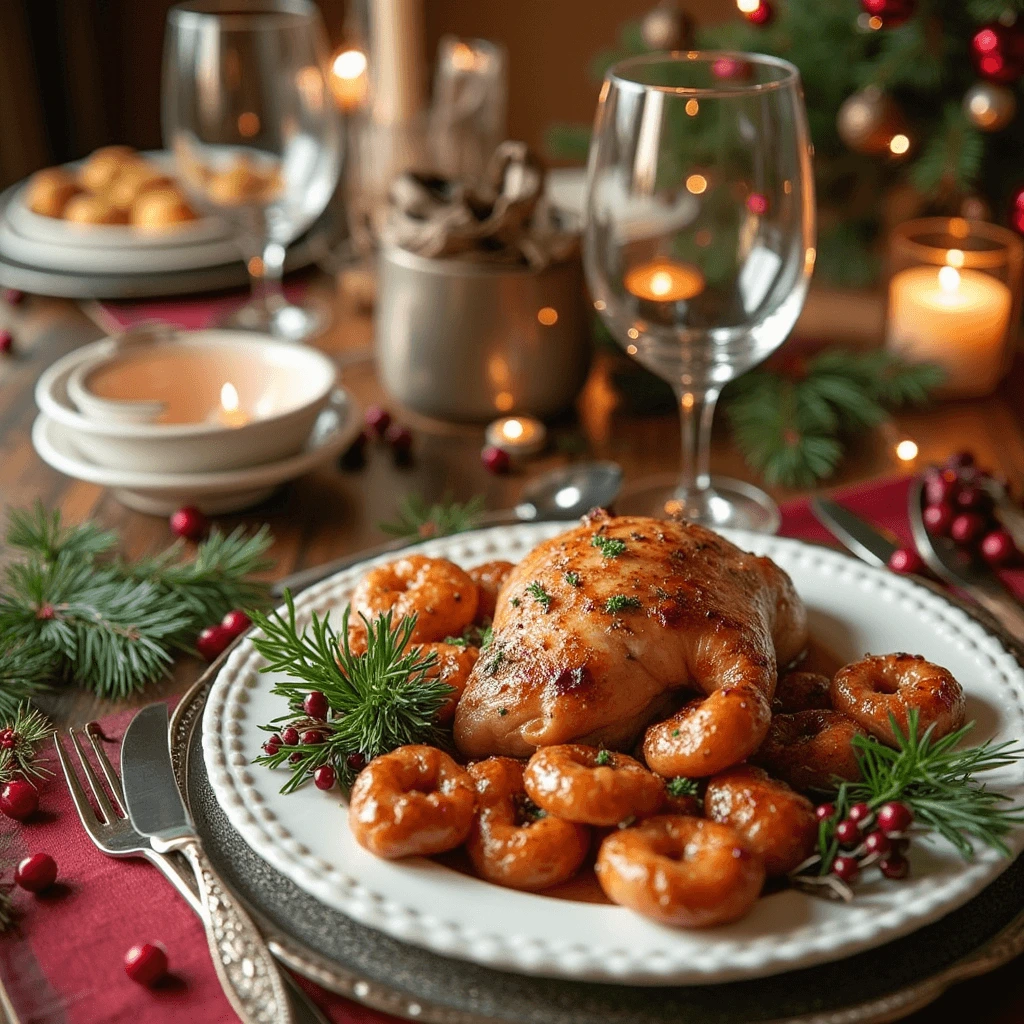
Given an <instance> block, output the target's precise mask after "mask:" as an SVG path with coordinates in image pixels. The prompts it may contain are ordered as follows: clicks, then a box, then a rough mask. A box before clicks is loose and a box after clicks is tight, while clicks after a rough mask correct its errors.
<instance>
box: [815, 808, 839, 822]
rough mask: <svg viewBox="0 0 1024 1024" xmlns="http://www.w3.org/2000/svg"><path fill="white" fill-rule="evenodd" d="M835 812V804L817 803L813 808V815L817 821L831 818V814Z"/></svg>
mask: <svg viewBox="0 0 1024 1024" xmlns="http://www.w3.org/2000/svg"><path fill="white" fill-rule="evenodd" d="M835 813H836V805H835V804H818V806H817V807H815V808H814V816H815V817H816V818H817V819H818V821H825V820H827V819H828V818H831V817H832V815H833V814H835Z"/></svg>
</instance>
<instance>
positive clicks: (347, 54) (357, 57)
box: [331, 50, 366, 80]
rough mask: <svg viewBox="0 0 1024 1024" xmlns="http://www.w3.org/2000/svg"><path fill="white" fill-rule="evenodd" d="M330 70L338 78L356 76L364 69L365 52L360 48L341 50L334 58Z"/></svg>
mask: <svg viewBox="0 0 1024 1024" xmlns="http://www.w3.org/2000/svg"><path fill="white" fill-rule="evenodd" d="M331 70H332V71H333V72H334V73H335V74H336V75H337V76H338V78H346V79H349V80H351V79H353V78H358V77H359V76H360V75H361V74H363V72H364V71H366V54H365V53H363V51H362V50H342V51H341V53H339V54H338V56H337V57H335V58H334V63H333V64H332V65H331Z"/></svg>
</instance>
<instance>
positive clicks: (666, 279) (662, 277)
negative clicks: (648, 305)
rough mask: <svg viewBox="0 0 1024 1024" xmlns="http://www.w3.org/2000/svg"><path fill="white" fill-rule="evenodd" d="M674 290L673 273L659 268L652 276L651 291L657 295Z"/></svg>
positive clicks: (666, 293)
mask: <svg viewBox="0 0 1024 1024" xmlns="http://www.w3.org/2000/svg"><path fill="white" fill-rule="evenodd" d="M671 290H672V275H671V274H670V273H668V272H667V271H665V270H659V271H658V272H657V273H656V274H655V275H654V276H653V277H652V278H651V291H652V292H653V293H654V294H655V295H668V293H669V292H670V291H671Z"/></svg>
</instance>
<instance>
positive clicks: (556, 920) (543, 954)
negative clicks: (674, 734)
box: [203, 524, 1024, 985]
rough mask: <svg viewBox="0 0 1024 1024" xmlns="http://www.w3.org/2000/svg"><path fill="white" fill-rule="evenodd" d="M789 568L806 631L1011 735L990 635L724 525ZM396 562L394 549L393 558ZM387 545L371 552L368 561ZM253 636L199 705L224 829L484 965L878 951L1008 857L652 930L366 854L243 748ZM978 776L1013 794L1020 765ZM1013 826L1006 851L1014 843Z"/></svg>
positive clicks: (623, 914)
mask: <svg viewBox="0 0 1024 1024" xmlns="http://www.w3.org/2000/svg"><path fill="white" fill-rule="evenodd" d="M564 529H565V526H564V524H563V525H560V524H536V525H529V526H528V525H519V526H513V527H499V528H495V529H491V530H482V531H477V532H474V533H468V534H461V535H458V536H455V537H449V538H444V539H441V540H436V541H432V542H429V543H427V544H424V545H421V546H419V548H418V550H421V551H423V552H424V553H425V554H428V555H435V556H443V557H448V558H451V559H452V560H453V561H455V562H458V563H459V564H461V565H463V566H467V567H468V566H472V565H475V564H478V563H481V562H485V561H489V560H491V559H495V558H507V559H509V560H510V561H517V560H519V559H520V558H522V557H523V556H524V555H525V554H526V553H527V552H528V551H529V550H530V549H531V548H532V547H533V546H534V545H535V544H536V543H538V542H539V541H540V540H542V539H544V538H547V537H550V536H553V535H556V534H557V533H559V532H561V531H562V530H564ZM727 536H729V538H730V539H731V540H733V541H735V542H736V543H737V544H739V545H740V546H741V547H743V548H745V549H747V550H750V551H754V552H757V553H758V554H763V555H768V556H769V557H771V558H773V559H774V560H775V561H776V562H778V564H779V565H781V566H782V567H783V568H784V569H785V570H786V571H787V572H789V573H790V575H791V576H792V578H793V580H794V582H795V584H796V586H797V589H798V590H799V592H800V594H801V596H802V597H803V599H804V601H805V603H806V604H807V606H808V609H809V613H810V623H811V632H812V635H813V636H814V638H815V640H816V641H817V642H818V643H820V644H822V645H823V646H824V647H825V648H827V649H828V650H829V651H831V652H833V653H834V654H836V655H838V656H839V657H841V658H843V659H847V660H852V659H854V658H856V657H859V656H860V655H863V654H864V653H868V652H872V653H884V652H890V651H898V650H906V651H912V652H914V653H920V654H923V655H924V656H925V657H927V658H930V659H931V660H933V661H935V662H937V663H938V664H941V665H945V666H946V667H948V668H949V669H950V670H951V671H952V672H953V673H954V674H955V675H956V676H957V678H958V679H959V680H960V681H961V682H962V683H963V685H964V688H965V690H966V691H967V695H968V718H969V719H974V720H976V723H977V724H976V727H975V730H974V735H973V739H974V741H975V742H980V741H982V740H985V739H989V738H995V739H1000V740H1002V739H1014V738H1018V737H1020V736H1022V735H1024V671H1022V669H1021V667H1020V666H1019V664H1018V663H1017V661H1016V660H1015V658H1014V657H1013V656H1012V655H1011V654H1010V653H1009V651H1007V650H1006V649H1005V648H1004V647H1003V645H1002V644H1001V643H1000V641H999V640H997V639H996V638H995V637H994V636H993V635H991V634H990V633H988V632H987V631H986V630H985V629H983V627H982V626H981V625H980V624H979V623H978V622H976V621H975V620H973V619H972V618H970V616H968V615H967V614H966V613H965V612H963V611H961V610H960V609H959V608H957V607H955V606H953V605H951V604H949V603H948V602H946V601H944V600H943V599H942V598H941V597H940V596H938V595H937V594H935V593H933V592H932V591H930V590H928V589H927V588H925V587H922V586H920V585H919V584H916V583H914V582H913V581H912V580H910V579H907V578H904V577H897V576H894V575H892V574H890V573H887V572H884V571H882V570H878V569H873V568H871V567H868V566H865V565H862V564H861V563H858V562H855V561H853V560H852V559H850V558H848V557H846V556H844V555H841V554H838V553H836V552H833V551H829V550H826V549H823V548H819V547H815V546H812V545H808V544H804V543H801V542H799V541H793V540H785V539H781V538H775V537H765V536H762V535H757V534H746V533H741V532H729V533H728V534H727ZM391 557H394V556H391ZM386 560H387V557H384V558H380V559H376V560H374V562H376V563H379V562H382V561H386ZM374 562H367V563H364V564H363V565H360V566H356V567H354V568H351V569H348V570H345V571H344V572H341V573H339V574H337V575H336V576H334V577H332V578H330V579H328V580H325V581H324V582H322V583H320V584H318V585H317V586H315V587H312V588H310V589H309V590H308V591H305V592H304V593H302V594H301V595H300V596H299V598H298V600H297V602H296V607H297V611H298V614H299V620H300V623H307V622H308V621H309V618H310V615H311V613H312V612H313V611H316V612H318V613H320V614H323V613H326V612H330V613H331V614H332V616H334V618H335V621H336V622H337V620H338V619H339V618H340V614H341V611H342V609H343V608H344V606H345V604H346V603H347V601H348V600H349V598H350V596H351V593H352V590H353V588H354V587H355V584H356V583H357V581H358V580H359V579H360V577H361V576H362V574H363V573H364V572H365V570H366V567H367V566H368V565H370V564H374ZM262 664H263V661H262V659H261V657H260V656H259V655H258V654H257V653H256V651H255V649H254V648H253V646H252V643H251V640H249V639H246V640H245V641H243V642H242V643H241V644H240V645H239V646H238V648H237V649H236V650H235V651H234V652H233V654H232V655H231V656H230V658H229V659H228V661H227V662H226V664H225V666H224V668H223V669H222V670H221V672H220V674H219V676H218V677H217V680H216V681H215V683H214V684H213V687H212V690H211V692H210V695H209V699H208V702H207V704H206V709H205V714H204V719H203V752H204V758H205V761H206V767H207V771H208V774H209V779H210V784H211V786H212V787H213V790H214V793H215V794H216V796H217V799H218V801H219V802H220V804H221V806H222V807H223V809H224V811H225V813H226V814H227V817H228V819H229V820H230V822H231V824H232V826H233V827H234V828H235V829H237V830H238V832H239V833H240V834H241V835H242V837H243V838H244V839H245V840H246V842H248V843H249V844H250V846H251V847H252V848H253V849H254V850H255V851H256V852H257V853H258V854H259V855H260V856H262V857H263V858H264V859H265V860H266V861H268V862H269V863H270V864H271V865H273V867H275V868H276V869H277V870H278V871H280V872H282V873H283V874H284V875H285V876H286V877H288V878H289V879H290V880H292V881H293V882H295V883H296V884H297V885H298V886H300V887H301V888H303V889H305V890H306V891H307V892H309V893H311V894H312V895H313V896H315V897H316V898H317V899H319V900H321V901H322V902H323V903H325V904H326V905H328V906H330V907H333V908H335V909H337V910H339V911H341V912H343V913H345V914H347V915H349V916H350V917H352V918H354V919H356V920H358V921H359V922H361V923H363V924H365V925H368V926H371V927H373V928H376V929H379V930H380V931H382V932H385V933H387V934H388V935H391V936H393V937H395V938H398V939H401V940H403V941H405V942H409V943H412V944H414V945H418V946H421V947H424V948H427V949H430V950H432V951H434V952H436V953H440V954H442V955H445V956H449V957H453V958H458V959H463V960H469V961H473V962H476V963H480V964H485V965H487V966H490V967H493V968H497V969H500V970H506V971H513V972H518V973H523V974H537V975H545V976H550V977H560V978H567V979H576V980H590V981H605V982H620V983H628V984H634V985H679V984H683V985H685V984H708V983H717V982H726V981H736V980H741V979H748V978H757V977H763V976H766V975H770V974H777V973H781V972H784V971H790V970H795V969H797V968H802V967H808V966H811V965H813V964H818V963H823V962H826V961H832V960H839V959H842V958H844V957H847V956H850V955H852V954H854V953H856V952H859V951H861V950H864V949H868V948H871V947H875V946H879V945H881V944H883V943H886V942H889V941H891V940H893V939H896V938H898V937H900V936H903V935H906V934H908V933H910V932H912V931H914V930H915V929H917V928H920V927H922V926H923V925H925V924H928V923H930V922H932V921H935V920H937V919H939V918H941V917H942V916H943V915H945V914H947V913H949V912H950V911H951V910H953V909H954V908H956V907H959V906H961V905H962V904H964V903H965V902H967V901H968V900H969V899H970V898H971V897H972V896H974V895H976V894H977V893H978V892H980V891H981V890H982V889H983V888H984V887H985V886H986V885H988V884H989V883H991V882H992V881H993V880H994V879H995V878H996V877H997V876H998V875H999V874H1000V873H1001V872H1002V871H1003V870H1005V868H1006V867H1007V865H1008V863H1009V862H1008V861H1007V860H1006V859H1004V858H1002V857H1000V856H999V855H998V854H996V853H994V852H993V851H990V850H987V849H985V850H981V851H979V853H978V856H977V858H976V859H975V860H974V861H973V862H971V863H965V862H964V861H962V860H961V859H960V858H959V857H958V855H957V854H956V852H955V851H954V850H953V849H952V847H950V846H949V845H948V844H946V843H945V842H944V841H942V840H932V839H929V840H927V841H924V840H921V841H915V844H914V847H913V848H912V850H911V863H912V874H911V878H910V879H909V880H906V881H903V882H888V881H884V880H881V879H878V880H875V881H865V882H864V883H862V884H861V885H859V886H858V889H857V897H856V899H855V900H854V902H853V903H852V904H849V905H844V904H836V903H831V902H827V901H825V900H822V899H817V898H815V897H812V896H809V895H806V894H804V893H802V892H797V891H792V890H787V891H782V892H778V893H775V894H773V895H770V896H767V897H765V898H763V899H761V900H760V901H759V902H758V904H757V906H756V907H755V909H754V910H753V912H752V913H751V914H750V915H749V916H748V917H747V918H746V919H744V920H743V921H740V922H738V923H737V924H734V925H730V926H728V927H722V928H715V929H711V930H705V931H682V930H674V929H670V928H666V927H663V926H660V925H658V924H655V923H654V922H652V921H649V920H646V919H644V918H641V917H639V916H637V915H635V914H633V913H631V912H630V911H628V910H626V909H624V908H621V907H615V906H609V905H600V904H593V903H582V902H572V901H567V900H564V899H554V898H552V897H549V896H544V895H543V894H532V893H523V892H516V891H513V890H509V889H502V888H500V887H497V886H494V885H491V884H489V883H486V882H484V881H481V880H479V879H476V878H473V877H469V876H467V875H464V874H462V873H459V872H456V871H454V870H451V869H449V868H447V867H445V866H443V865H441V864H438V863H435V862H433V861H429V860H410V861H405V862H389V861H384V860H379V859H377V858H376V857H374V856H372V855H371V854H369V853H368V852H366V851H365V850H363V849H362V848H361V847H359V846H358V845H357V844H356V843H355V841H354V839H353V838H352V836H351V834H350V832H349V830H348V826H347V820H346V814H345V807H344V805H343V803H342V801H341V799H340V798H339V797H338V796H333V795H325V794H323V793H321V792H320V791H319V790H316V789H314V788H313V787H307V788H304V789H302V790H300V791H299V792H297V793H295V794H293V795H291V796H282V795H281V794H280V793H279V788H280V786H281V784H282V783H283V781H284V778H285V776H284V775H283V773H281V772H272V771H270V770H269V769H266V768H264V767H261V766H259V765H253V764H252V763H251V762H252V759H253V758H254V757H256V756H257V755H258V754H259V753H260V745H261V744H262V742H263V740H264V738H265V736H266V734H265V733H263V732H261V731H260V729H259V725H260V724H262V723H266V722H269V721H270V720H271V719H273V718H275V717H276V716H278V715H280V714H281V713H282V712H283V711H284V710H285V702H284V700H283V699H282V698H279V697H275V696H273V695H272V694H271V693H270V687H271V685H272V683H273V682H274V676H273V675H272V674H264V673H262V672H261V671H260V668H261V666H262ZM991 782H992V784H993V785H997V786H998V787H999V788H1000V789H1001V790H1002V791H1004V792H1006V793H1008V794H1009V795H1011V796H1012V797H1014V798H1015V799H1017V800H1020V799H1021V798H1022V797H1024V770H1022V769H1020V768H1015V769H1007V770H1005V771H1003V772H1001V773H1000V774H999V775H998V776H996V775H995V774H994V775H993V777H992V779H991ZM1022 841H1024V836H1022V835H1021V834H1020V833H1017V834H1015V835H1014V836H1012V837H1011V846H1012V848H1013V850H1014V853H1017V852H1019V851H1020V849H1021V847H1022V845H1024V842H1022Z"/></svg>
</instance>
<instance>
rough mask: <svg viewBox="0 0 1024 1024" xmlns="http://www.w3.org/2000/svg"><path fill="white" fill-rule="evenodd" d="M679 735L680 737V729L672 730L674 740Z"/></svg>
mask: <svg viewBox="0 0 1024 1024" xmlns="http://www.w3.org/2000/svg"><path fill="white" fill-rule="evenodd" d="M678 735H679V730H678V729H673V730H672V736H673V738H675V737H676V736H678Z"/></svg>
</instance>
